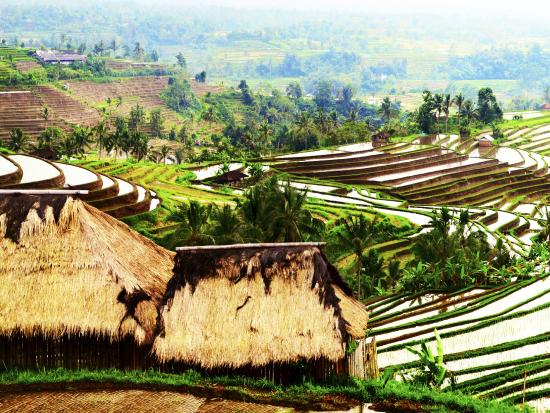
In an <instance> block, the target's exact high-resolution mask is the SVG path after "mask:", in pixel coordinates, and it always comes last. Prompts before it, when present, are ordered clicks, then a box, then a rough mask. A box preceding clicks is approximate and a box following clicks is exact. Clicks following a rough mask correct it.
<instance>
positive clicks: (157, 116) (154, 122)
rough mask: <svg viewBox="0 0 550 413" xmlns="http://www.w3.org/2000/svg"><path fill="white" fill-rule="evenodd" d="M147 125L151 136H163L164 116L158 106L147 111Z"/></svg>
mask: <svg viewBox="0 0 550 413" xmlns="http://www.w3.org/2000/svg"><path fill="white" fill-rule="evenodd" d="M149 125H150V126H151V133H152V136H153V137H155V138H162V137H163V136H164V116H163V114H162V111H161V110H160V108H156V109H153V110H152V111H151V112H149Z"/></svg>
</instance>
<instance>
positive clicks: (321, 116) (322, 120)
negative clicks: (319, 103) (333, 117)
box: [315, 108, 330, 133]
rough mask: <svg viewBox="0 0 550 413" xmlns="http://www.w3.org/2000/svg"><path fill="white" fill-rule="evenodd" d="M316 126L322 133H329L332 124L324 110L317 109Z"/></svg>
mask: <svg viewBox="0 0 550 413" xmlns="http://www.w3.org/2000/svg"><path fill="white" fill-rule="evenodd" d="M315 124H316V125H317V128H318V129H319V130H320V131H321V132H322V133H328V132H329V129H330V123H329V121H328V117H327V114H326V112H325V110H324V109H323V108H319V109H317V112H316V113H315Z"/></svg>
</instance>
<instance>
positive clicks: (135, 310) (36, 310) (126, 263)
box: [0, 195, 173, 344]
mask: <svg viewBox="0 0 550 413" xmlns="http://www.w3.org/2000/svg"><path fill="white" fill-rule="evenodd" d="M172 267H173V254H172V253H170V252H169V251H166V250H164V249H162V248H160V247H158V246H157V245H155V244H154V243H153V242H151V241H149V240H147V239H146V238H144V237H142V236H141V235H139V234H137V233H135V232H133V231H131V230H130V229H129V228H128V227H127V226H126V225H125V224H123V223H121V222H119V221H117V220H116V219H114V218H112V217H110V216H108V215H106V214H104V213H102V212H100V211H98V210H97V209H95V208H93V207H91V206H89V205H87V204H85V203H84V202H82V201H80V200H78V199H74V198H72V197H71V196H60V195H43V196H36V195H3V196H2V197H1V198H0V285H1V286H2V288H0V334H2V335H8V336H9V335H10V334H13V333H15V332H17V333H22V334H25V335H28V336H32V335H44V336H47V337H52V338H56V337H60V336H61V335H67V334H69V335H77V336H78V335H97V336H102V337H107V338H109V339H111V340H113V341H115V340H120V339H122V338H123V337H125V336H132V337H134V338H135V340H136V342H138V343H140V344H146V343H150V342H152V340H153V336H154V334H155V329H156V324H157V317H158V308H159V305H160V303H161V301H162V297H163V296H164V293H165V289H166V283H167V282H168V280H169V278H170V276H171V271H172Z"/></svg>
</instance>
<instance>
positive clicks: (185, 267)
mask: <svg viewBox="0 0 550 413" xmlns="http://www.w3.org/2000/svg"><path fill="white" fill-rule="evenodd" d="M165 303H166V305H165V307H164V309H163V310H162V312H161V320H160V328H161V330H160V334H159V336H158V337H157V338H156V339H155V343H154V346H153V350H154V352H155V353H156V355H157V357H158V358H159V359H160V360H161V361H164V362H169V361H176V362H183V363H189V364H194V365H199V366H201V367H203V368H218V367H219V368H239V367H246V366H253V367H256V366H262V365H267V364H270V363H287V362H295V361H299V360H313V359H321V358H325V359H328V360H332V361H337V360H340V359H342V358H343V357H344V356H345V349H346V343H347V342H348V339H349V338H363V337H364V335H365V330H366V327H367V313H366V311H365V309H364V307H363V306H362V305H361V304H360V303H358V302H357V301H355V300H354V299H353V298H352V297H351V292H350V291H349V289H348V287H347V285H346V284H345V283H344V282H343V281H342V279H341V278H340V276H339V274H338V272H337V271H336V269H335V268H334V267H332V266H331V265H330V264H329V262H328V261H327V260H326V258H325V257H324V255H323V254H322V252H321V250H320V249H319V248H318V246H316V245H312V244H309V245H296V244H292V245H287V246H285V245H276V246H271V247H268V246H265V245H258V246H231V247H221V248H217V247H214V248H212V247H211V248H199V249H183V250H180V251H178V254H177V256H176V265H175V268H174V277H173V278H172V280H170V282H169V285H168V288H167V292H166V297H165Z"/></svg>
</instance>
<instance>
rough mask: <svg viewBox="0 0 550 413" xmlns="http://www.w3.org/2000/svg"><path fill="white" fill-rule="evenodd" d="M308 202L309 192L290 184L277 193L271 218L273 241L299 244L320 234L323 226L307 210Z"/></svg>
mask: <svg viewBox="0 0 550 413" xmlns="http://www.w3.org/2000/svg"><path fill="white" fill-rule="evenodd" d="M306 201H307V191H303V190H300V189H296V188H293V187H292V186H291V185H290V182H287V183H286V184H285V185H284V186H283V188H282V191H277V192H276V195H275V202H274V203H272V205H273V204H274V205H273V213H272V217H271V224H272V231H273V238H274V239H273V241H275V240H280V241H283V242H298V241H303V240H304V239H306V238H307V237H308V236H311V235H315V234H319V233H320V230H321V228H322V226H323V224H322V222H321V221H320V220H318V219H316V218H314V217H313V216H312V214H311V212H310V211H308V210H307V209H306V208H305V207H306Z"/></svg>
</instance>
